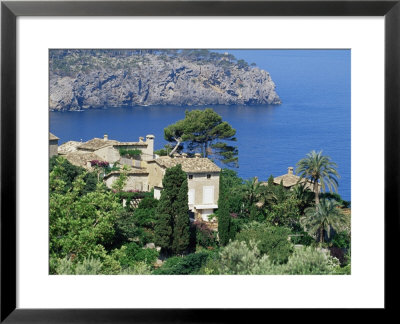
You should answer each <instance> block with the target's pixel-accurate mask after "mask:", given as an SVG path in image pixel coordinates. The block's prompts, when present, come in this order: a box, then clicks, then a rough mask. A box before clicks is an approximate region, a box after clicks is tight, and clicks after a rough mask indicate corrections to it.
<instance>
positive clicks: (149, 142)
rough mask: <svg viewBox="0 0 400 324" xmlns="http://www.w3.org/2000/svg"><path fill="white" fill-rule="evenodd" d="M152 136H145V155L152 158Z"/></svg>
mask: <svg viewBox="0 0 400 324" xmlns="http://www.w3.org/2000/svg"><path fill="white" fill-rule="evenodd" d="M154 138H155V136H154V135H151V134H150V135H146V143H147V154H148V155H149V156H151V157H152V158H153V155H154Z"/></svg>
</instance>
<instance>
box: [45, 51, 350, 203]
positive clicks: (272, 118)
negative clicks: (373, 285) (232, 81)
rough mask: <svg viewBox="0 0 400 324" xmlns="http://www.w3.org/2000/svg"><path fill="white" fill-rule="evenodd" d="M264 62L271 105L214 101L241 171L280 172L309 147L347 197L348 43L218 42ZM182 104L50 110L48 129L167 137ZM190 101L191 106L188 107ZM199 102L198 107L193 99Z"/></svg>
mask: <svg viewBox="0 0 400 324" xmlns="http://www.w3.org/2000/svg"><path fill="white" fill-rule="evenodd" d="M219 52H229V53H231V54H233V55H235V56H236V58H238V59H244V60H246V61H247V62H248V63H253V62H254V63H256V65H257V66H258V67H260V68H262V69H265V70H267V71H268V72H269V73H270V74H271V77H272V79H273V81H274V82H275V84H276V91H277V93H278V95H279V96H280V98H281V100H282V104H281V105H276V106H213V107H212V108H213V109H214V110H215V111H216V112H218V113H219V114H220V115H221V116H222V118H223V120H226V121H227V122H229V124H231V125H232V127H234V128H235V129H236V131H237V134H236V135H237V139H238V141H237V146H238V149H239V168H237V169H236V170H237V172H238V174H239V176H240V177H242V178H244V179H249V178H251V177H254V176H257V177H258V178H259V179H260V180H267V178H268V177H269V176H270V175H273V176H274V177H276V176H279V175H282V174H285V173H287V168H288V167H289V166H294V167H295V165H296V162H297V161H299V160H300V159H301V158H303V157H305V156H306V154H307V153H309V152H310V151H311V150H317V151H319V150H323V152H324V154H325V155H328V156H330V157H331V159H332V161H334V162H336V163H337V165H338V172H339V174H340V176H341V177H340V179H339V194H340V195H341V196H342V198H343V199H345V200H351V170H350V159H351V158H350V152H351V138H350V122H351V117H350V116H351V107H350V100H351V88H350V85H351V84H350V83H351V76H350V67H351V52H350V50H219ZM185 109H188V107H157V106H151V107H134V108H110V109H107V108H105V109H93V110H87V111H83V112H50V131H51V132H52V133H53V134H55V135H56V136H58V137H59V138H60V144H61V143H64V142H67V141H69V140H75V141H80V140H83V141H87V140H89V139H91V138H93V137H102V136H103V134H105V133H107V134H108V135H109V138H110V139H116V140H120V141H136V140H138V137H139V136H143V137H144V136H146V135H147V134H153V135H155V136H156V138H155V148H156V149H159V148H162V147H163V146H164V144H166V141H165V140H164V137H163V129H164V127H166V126H168V125H170V124H172V123H174V122H175V121H177V120H179V119H182V118H184V112H185ZM189 109H195V108H189ZM196 109H198V107H196Z"/></svg>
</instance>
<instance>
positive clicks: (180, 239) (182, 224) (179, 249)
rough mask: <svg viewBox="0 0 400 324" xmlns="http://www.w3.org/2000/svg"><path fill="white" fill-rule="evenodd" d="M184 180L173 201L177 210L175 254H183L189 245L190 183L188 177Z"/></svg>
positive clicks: (173, 244)
mask: <svg viewBox="0 0 400 324" xmlns="http://www.w3.org/2000/svg"><path fill="white" fill-rule="evenodd" d="M182 172H183V171H182ZM183 174H184V175H185V180H184V181H183V182H182V185H181V187H180V190H179V194H178V197H177V199H176V201H175V202H174V203H173V205H174V210H175V215H174V216H175V219H174V220H175V222H174V235H173V242H172V250H173V252H174V253H175V254H182V253H183V252H185V250H186V249H187V248H188V246H189V238H190V220H189V213H188V183H187V179H186V174H185V173H184V172H183Z"/></svg>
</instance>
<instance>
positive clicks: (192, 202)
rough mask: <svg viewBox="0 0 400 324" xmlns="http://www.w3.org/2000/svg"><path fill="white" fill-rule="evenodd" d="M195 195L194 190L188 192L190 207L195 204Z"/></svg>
mask: <svg viewBox="0 0 400 324" xmlns="http://www.w3.org/2000/svg"><path fill="white" fill-rule="evenodd" d="M194 195H195V191H194V189H189V191H188V203H189V205H193V204H194Z"/></svg>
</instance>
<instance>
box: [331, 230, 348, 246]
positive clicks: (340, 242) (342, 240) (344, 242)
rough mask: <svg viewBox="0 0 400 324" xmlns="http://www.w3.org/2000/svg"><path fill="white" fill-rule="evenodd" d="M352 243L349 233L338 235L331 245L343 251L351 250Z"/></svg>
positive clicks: (344, 232)
mask: <svg viewBox="0 0 400 324" xmlns="http://www.w3.org/2000/svg"><path fill="white" fill-rule="evenodd" d="M350 243H351V239H350V235H349V233H347V231H343V232H340V233H336V234H335V235H334V236H333V238H332V240H331V244H332V245H333V246H336V247H338V248H341V249H349V248H350Z"/></svg>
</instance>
